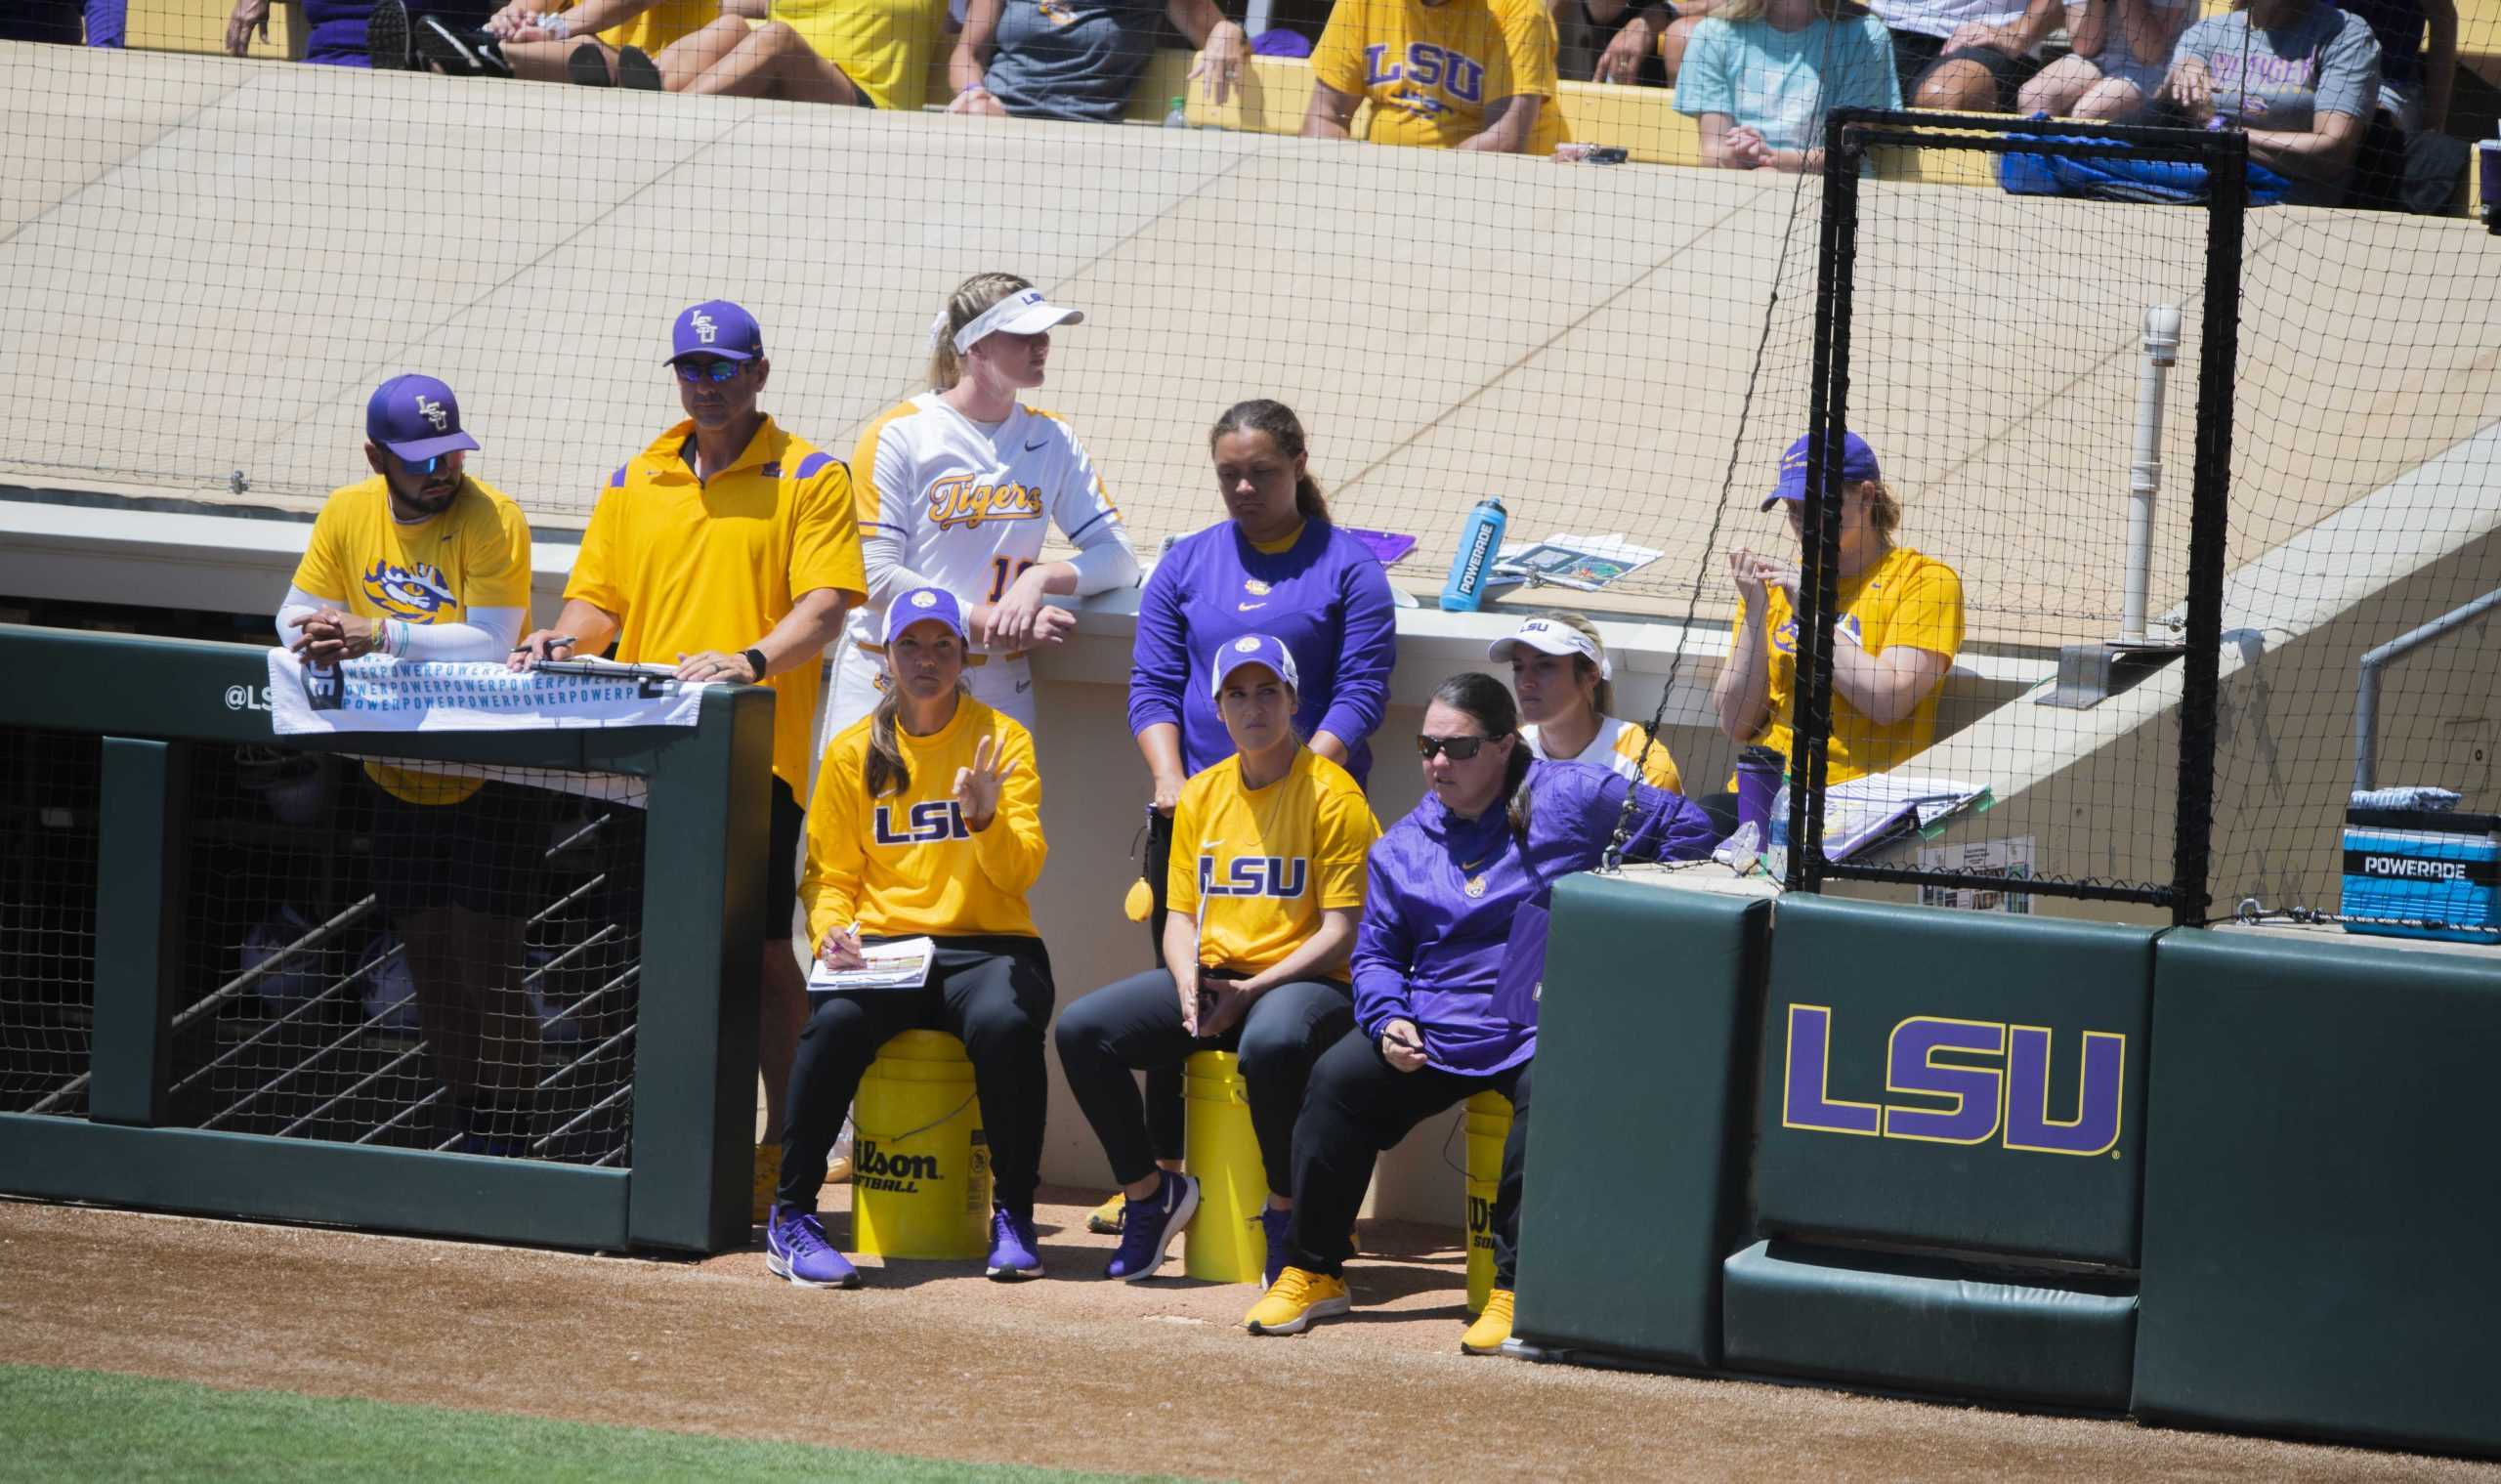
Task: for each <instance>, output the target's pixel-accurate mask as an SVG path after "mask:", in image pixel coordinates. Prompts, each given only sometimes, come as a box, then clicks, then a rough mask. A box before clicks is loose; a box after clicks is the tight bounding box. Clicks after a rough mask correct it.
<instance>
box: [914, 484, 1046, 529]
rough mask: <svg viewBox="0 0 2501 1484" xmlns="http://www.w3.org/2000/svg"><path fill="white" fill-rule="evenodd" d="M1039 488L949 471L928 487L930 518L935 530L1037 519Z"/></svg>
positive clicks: (1039, 513)
mask: <svg viewBox="0 0 2501 1484" xmlns="http://www.w3.org/2000/svg"><path fill="white" fill-rule="evenodd" d="M1041 515H1042V491H1041V490H1040V489H1039V488H1036V487H1034V486H1032V485H995V484H992V483H991V482H989V481H988V480H985V479H983V478H981V476H979V475H976V474H951V475H949V476H948V477H946V478H945V479H942V480H937V481H933V482H932V483H931V484H930V486H929V518H930V519H931V520H933V521H935V522H937V523H938V529H939V530H952V529H954V528H955V527H957V526H961V527H963V528H964V529H965V530H980V529H981V523H982V522H984V521H1037V520H1039V519H1041Z"/></svg>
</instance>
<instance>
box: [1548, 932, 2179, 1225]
mask: <svg viewBox="0 0 2501 1484" xmlns="http://www.w3.org/2000/svg"><path fill="white" fill-rule="evenodd" d="M2154 932H2155V929H2152V928H2136V927H2119V926H2112V925H2107V924H2102V923H2092V922H2060V921H2049V920H2045V919H2041V918H2036V917H2015V916H2001V915H1995V914H1988V913H1981V912H1953V911H1948V910H1945V909H1935V908H1920V907H1904V906H1895V905H1891V904H1886V903H1875V902H1848V901H1840V900H1836V899H1833V898H1828V897H1808V896H1802V895H1797V894H1792V895H1790V896H1787V897H1784V898H1782V899H1781V902H1780V909H1779V915H1778V920H1777V923H1776V926H1775V930H1774V933H1773V938H1772V946H1771V968H1770V975H1769V980H1768V985H1767V988H1766V991H1765V994H1764V997H1763V1011H1762V1032H1761V1036H1762V1039H1761V1047H1762V1050H1761V1058H1760V1062H1761V1081H1760V1082H1759V1094H1758V1095H1759V1113H1758V1141H1759V1142H1758V1145H1757V1148H1756V1151H1755V1181H1754V1200H1755V1215H1756V1222H1757V1225H1758V1227H1759V1229H1760V1230H1761V1231H1762V1232H1764V1233H1781V1232H1794V1233H1799V1234H1807V1235H1816V1234H1820V1235H1828V1236H1841V1237H1847V1238H1852V1239H1859V1240H1867V1241H1873V1242H1878V1243H1891V1244H1899V1245H1903V1246H1908V1247H1922V1248H1928V1247H1942V1248H1953V1249H1962V1250H1970V1251H1984V1252H1997V1253H2006V1254H2012V1255H2021V1256H2045V1257H2056V1258H2061V1259H2068V1260H2076V1261H2087V1262H2098V1263H2108V1264H2112V1265H2115V1266H2120V1267H2134V1266H2135V1265H2136V1264H2137V1242H2138V1233H2139V1217H2140V1214H2141V1196H2142V1188H2141V1176H2140V1171H2141V1168H2142V1166H2143V1158H2142V1151H2143V1148H2144V1081H2145V1080H2144V1070H2143V1069H2144V1064H2145V1051H2146V1029H2147V1021H2148V1012H2147V999H2148V996H2149V993H2150V990H2151V977H2152V940H2153V936H2154ZM1918 1088H1930V1089H1950V1090H1951V1092H1952V1093H1953V1094H1954V1095H1942V1094H1941V1093H1940V1091H1938V1090H1925V1091H1924V1090H1915V1089H1918ZM2086 1088H2089V1089H2090V1093H2091V1095H2090V1096H2089V1097H2088V1096H2087V1095H2086V1094H2085V1091H2083V1090H2080V1089H2086ZM1541 1090H1542V1089H1541ZM1539 1116H1540V1117H1541V1118H1542V1117H1543V1116H1544V1115H1543V1112H1542V1111H1541V1113H1540V1115H1539Z"/></svg>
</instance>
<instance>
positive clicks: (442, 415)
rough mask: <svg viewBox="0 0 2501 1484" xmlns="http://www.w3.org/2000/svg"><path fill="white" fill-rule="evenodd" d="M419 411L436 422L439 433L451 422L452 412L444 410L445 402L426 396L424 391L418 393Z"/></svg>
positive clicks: (435, 425)
mask: <svg viewBox="0 0 2501 1484" xmlns="http://www.w3.org/2000/svg"><path fill="white" fill-rule="evenodd" d="M417 413H418V415H419V416H421V417H423V418H424V419H425V420H426V421H428V422H430V423H432V424H434V430H435V431H436V432H437V433H440V432H442V431H443V430H444V429H445V427H448V426H449V425H450V423H451V414H450V413H449V412H447V411H445V410H444V405H443V403H440V402H437V401H435V400H434V399H432V398H430V397H428V396H426V394H425V393H423V392H419V393H418V394H417Z"/></svg>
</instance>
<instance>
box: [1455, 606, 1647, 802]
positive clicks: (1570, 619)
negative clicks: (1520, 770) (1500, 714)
mask: <svg viewBox="0 0 2501 1484" xmlns="http://www.w3.org/2000/svg"><path fill="white" fill-rule="evenodd" d="M1485 657H1486V658H1488V659H1491V660H1493V661H1495V662H1496V663H1498V664H1499V663H1502V662H1504V661H1505V660H1507V661H1509V663H1510V666H1511V694H1512V695H1514V696H1516V697H1518V698H1519V704H1520V722H1521V726H1520V740H1521V741H1522V742H1527V743H1528V750H1529V756H1530V757H1532V758H1543V759H1545V760H1546V761H1547V762H1549V763H1588V764H1590V766H1592V767H1597V768H1604V769H1606V770H1607V771H1609V772H1611V773H1613V774H1615V775H1617V776H1618V777H1620V778H1628V779H1631V780H1632V782H1634V783H1636V784H1649V785H1650V786H1651V787H1653V788H1665V789H1666V790H1668V791H1669V792H1670V793H1682V792H1684V780H1683V778H1682V776H1681V775H1679V774H1678V773H1677V772H1676V760H1675V758H1674V756H1672V755H1670V753H1669V751H1668V744H1667V742H1665V741H1663V740H1661V739H1659V738H1656V737H1653V736H1652V735H1651V733H1650V729H1649V728H1647V727H1639V726H1634V725H1633V724H1632V723H1631V722H1629V721H1626V720H1624V719H1623V718H1621V717H1619V716H1617V715H1616V714H1615V666H1614V664H1613V663H1611V662H1610V661H1609V660H1608V659H1607V657H1606V641H1605V640H1603V639H1600V638H1599V637H1598V628H1597V625H1596V624H1594V623H1591V622H1590V620H1589V619H1587V618H1584V617H1582V616H1581V615H1579V614H1568V613H1545V614H1539V615H1537V616H1535V617H1533V618H1529V619H1527V620H1525V621H1523V622H1522V623H1521V624H1520V626H1519V627H1518V628H1517V629H1514V630H1513V631H1511V632H1510V633H1508V634H1506V635H1505V636H1504V637H1502V638H1500V639H1497V640H1495V641H1494V642H1493V643H1492V644H1490V645H1488V646H1486V648H1485Z"/></svg>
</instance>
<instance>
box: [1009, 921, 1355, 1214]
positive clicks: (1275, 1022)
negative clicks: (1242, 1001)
mask: <svg viewBox="0 0 2501 1484" xmlns="http://www.w3.org/2000/svg"><path fill="white" fill-rule="evenodd" d="M1354 1023H1355V1001H1354V996H1353V992H1352V991H1350V990H1349V989H1347V987H1346V986H1344V985H1342V984H1338V983H1336V982H1335V981H1334V980H1328V979H1299V980H1295V981H1293V983H1290V984H1281V985H1278V986H1277V987H1276V988H1275V989H1273V990H1270V991H1268V992H1267V993H1266V994H1264V995H1262V996H1259V997H1258V998H1256V999H1254V1000H1252V1001H1251V1008H1250V1010H1249V1011H1248V1012H1247V1013H1245V1014H1244V1015H1243V1017H1242V1020H1241V1022H1240V1023H1239V1024H1237V1025H1235V1026H1234V1027H1233V1029H1231V1030H1230V1031H1227V1032H1226V1033H1225V1034H1224V1035H1223V1036H1221V1037H1217V1038H1215V1039H1207V1038H1204V1037H1194V1036H1192V1035H1191V1034H1190V1033H1189V1032H1187V1031H1185V1030H1183V1029H1181V996H1180V992H1179V991H1178V990H1176V989H1175V988H1174V987H1173V983H1172V976H1171V975H1170V974H1169V973H1167V972H1166V971H1165V970H1163V969H1149V970H1147V971H1146V972H1145V973H1143V974H1131V975H1130V976H1129V977H1128V978H1126V979H1123V980H1121V981H1120V982H1118V983H1117V984H1108V985H1105V986H1104V987H1103V988H1101V989H1099V990H1096V991H1095V992H1094V993H1093V994H1091V995H1088V996H1085V997H1084V998H1082V999H1081V1000H1079V1001H1077V1003H1075V1004H1073V1005H1070V1006H1069V1007H1068V1009H1067V1011H1066V1012H1065V1013H1064V1014H1062V1015H1061V1016H1060V1018H1059V1029H1058V1031H1057V1032H1056V1033H1055V1035H1054V1039H1056V1040H1057V1041H1058V1043H1059V1064H1060V1068H1061V1070H1063V1071H1065V1072H1066V1073H1067V1074H1068V1090H1069V1091H1071V1092H1073V1093H1075V1094H1076V1095H1077V1106H1078V1107H1079V1108H1081V1109H1083V1110H1084V1113H1085V1121H1086V1122H1087V1123H1089V1124H1093V1125H1094V1136H1095V1137H1096V1138H1098V1139H1100V1140H1102V1141H1103V1153H1104V1154H1105V1155H1107V1156H1109V1157H1110V1158H1111V1161H1112V1177H1113V1178H1114V1179H1116V1180H1119V1181H1120V1182H1121V1183H1122V1184H1123V1185H1126V1184H1129V1183H1130V1182H1131V1181H1135V1180H1143V1179H1145V1178H1146V1177H1147V1174H1148V1172H1149V1171H1151V1170H1153V1169H1154V1168H1155V1158H1156V1154H1157V1150H1156V1148H1155V1146H1154V1144H1153V1142H1152V1140H1151V1139H1150V1138H1149V1136H1148V1133H1147V1118H1146V1108H1145V1105H1144V1103H1143V1102H1142V1101H1141V1100H1140V1099H1139V1097H1138V1091H1137V1080H1136V1078H1135V1077H1134V1076H1132V1075H1131V1074H1133V1073H1134V1072H1138V1071H1147V1072H1152V1071H1153V1070H1155V1069H1156V1068H1158V1067H1169V1068H1178V1067H1179V1066H1180V1065H1181V1064H1182V1063H1183V1062H1185V1061H1187V1060H1188V1059H1189V1057H1190V1053H1191V1052H1193V1051H1231V1052H1233V1053H1235V1054H1236V1055H1237V1056H1239V1057H1241V1058H1242V1064H1241V1065H1242V1081H1243V1082H1244V1083H1245V1084H1246V1086H1247V1089H1248V1092H1249V1094H1250V1099H1251V1129H1252V1130H1253V1131H1254V1132H1256V1133H1257V1135H1258V1137H1259V1158H1260V1160H1261V1161H1262V1162H1263V1163H1264V1164H1265V1165H1266V1166H1267V1174H1268V1188H1269V1189H1270V1190H1272V1191H1276V1192H1278V1193H1280V1194H1282V1193H1283V1192H1284V1190H1285V1179H1286V1176H1287V1173H1288V1171H1290V1170H1292V1169H1293V1158H1292V1155H1293V1151H1292V1140H1293V1127H1294V1116H1295V1114H1297V1113H1298V1112H1299V1111H1300V1110H1301V1108H1302V1088H1303V1082H1304V1081H1305V1080H1306V1079H1307V1078H1308V1077H1309V1075H1310V1072H1311V1063H1312V1059H1313V1058H1314V1057H1316V1056H1318V1055H1319V1054H1320V1053H1321V1052H1322V1051H1324V1050H1326V1049H1327V1048H1328V1046H1329V1044H1330V1042H1332V1041H1334V1040H1335V1039H1337V1038H1338V1037H1340V1036H1343V1035H1344V1034H1345V1033H1346V1030H1347V1028H1348V1027H1350V1026H1352V1025H1353V1024H1354Z"/></svg>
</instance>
